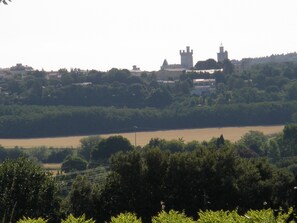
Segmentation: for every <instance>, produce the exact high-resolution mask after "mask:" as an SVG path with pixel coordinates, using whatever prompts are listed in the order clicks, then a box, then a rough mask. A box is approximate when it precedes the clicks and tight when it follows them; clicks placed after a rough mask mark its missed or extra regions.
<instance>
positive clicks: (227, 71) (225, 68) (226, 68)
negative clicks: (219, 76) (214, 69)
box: [223, 59, 234, 74]
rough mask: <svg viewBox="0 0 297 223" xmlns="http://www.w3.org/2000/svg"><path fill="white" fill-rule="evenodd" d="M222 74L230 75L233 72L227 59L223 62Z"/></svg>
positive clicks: (231, 65)
mask: <svg viewBox="0 0 297 223" xmlns="http://www.w3.org/2000/svg"><path fill="white" fill-rule="evenodd" d="M223 72H224V74H232V73H233V72H234V65H233V64H232V63H231V61H230V60H229V59H225V60H224V61H223Z"/></svg>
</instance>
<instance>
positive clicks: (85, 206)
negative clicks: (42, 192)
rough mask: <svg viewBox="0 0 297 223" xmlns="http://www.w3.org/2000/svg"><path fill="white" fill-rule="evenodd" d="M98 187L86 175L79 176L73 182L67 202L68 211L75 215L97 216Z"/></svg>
mask: <svg viewBox="0 0 297 223" xmlns="http://www.w3.org/2000/svg"><path fill="white" fill-rule="evenodd" d="M98 196H99V195H98V189H97V187H96V186H95V185H92V184H91V183H90V182H89V181H88V179H87V178H86V177H84V176H78V177H77V178H76V179H75V181H74V182H73V184H72V187H71V190H70V192H69V194H68V196H67V202H66V204H65V206H66V207H65V209H66V213H72V214H73V215H74V216H81V215H83V214H85V215H86V217H87V218H91V217H95V216H96V215H97V212H99V210H97V209H98V207H96V201H97V200H98Z"/></svg>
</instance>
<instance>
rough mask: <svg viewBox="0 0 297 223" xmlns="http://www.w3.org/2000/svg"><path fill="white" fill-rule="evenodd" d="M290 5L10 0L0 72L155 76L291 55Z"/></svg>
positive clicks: (296, 42) (216, 0) (268, 0)
mask: <svg viewBox="0 0 297 223" xmlns="http://www.w3.org/2000/svg"><path fill="white" fill-rule="evenodd" d="M296 8H297V1H296V0H282V1H280V0H183V1H182V0H12V2H10V3H9V4H8V5H3V4H1V5H0V21H1V28H0V67H2V68H6V67H11V66H13V65H15V64H16V63H22V64H23V65H28V66H32V67H33V68H35V69H39V70H41V69H44V70H47V71H51V70H58V69H60V68H66V69H71V68H80V69H84V70H87V69H88V70H90V69H96V70H101V71H107V70H109V69H111V68H119V69H132V66H133V65H137V66H138V67H139V68H140V69H141V70H147V71H152V70H159V69H160V66H161V65H162V63H163V60H164V59H167V61H168V63H170V64H174V63H177V64H178V63H180V56H179V50H185V49H186V46H190V47H191V49H193V50H194V54H193V58H194V63H196V62H197V61H199V60H206V59H209V58H213V59H216V57H217V55H216V53H217V52H218V50H219V46H220V44H221V43H223V45H224V47H225V50H227V51H228V53H229V59H238V60H239V59H242V58H247V57H262V56H270V55H272V54H282V53H290V52H296V51H297V13H296Z"/></svg>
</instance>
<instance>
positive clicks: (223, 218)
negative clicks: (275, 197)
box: [197, 209, 294, 223]
mask: <svg viewBox="0 0 297 223" xmlns="http://www.w3.org/2000/svg"><path fill="white" fill-rule="evenodd" d="M290 213H292V209H290V210H289V212H288V213H281V212H279V213H278V214H277V216H274V213H273V210H272V209H267V210H260V211H254V210H252V211H248V212H247V213H246V214H245V215H244V216H242V215H239V214H238V213H237V212H236V211H232V212H229V211H200V212H199V213H198V214H199V219H198V221H197V222H198V223H233V222H237V223H262V222H267V223H287V222H289V221H287V219H288V218H289V215H290ZM290 222H294V221H290Z"/></svg>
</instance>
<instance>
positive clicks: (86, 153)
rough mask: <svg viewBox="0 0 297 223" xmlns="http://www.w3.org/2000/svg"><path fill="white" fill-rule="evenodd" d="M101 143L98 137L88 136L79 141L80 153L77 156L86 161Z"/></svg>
mask: <svg viewBox="0 0 297 223" xmlns="http://www.w3.org/2000/svg"><path fill="white" fill-rule="evenodd" d="M100 141H101V137H100V136H88V137H84V138H82V139H81V140H80V147H81V149H80V151H79V154H80V155H81V156H83V157H84V158H85V159H86V160H87V161H90V159H91V153H92V151H93V149H95V147H96V146H98V144H99V142H100Z"/></svg>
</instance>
